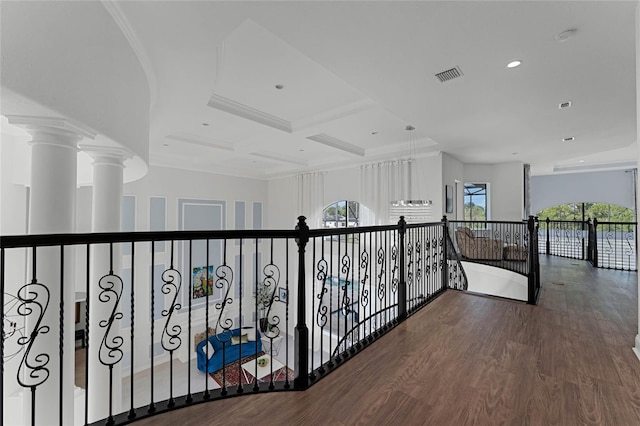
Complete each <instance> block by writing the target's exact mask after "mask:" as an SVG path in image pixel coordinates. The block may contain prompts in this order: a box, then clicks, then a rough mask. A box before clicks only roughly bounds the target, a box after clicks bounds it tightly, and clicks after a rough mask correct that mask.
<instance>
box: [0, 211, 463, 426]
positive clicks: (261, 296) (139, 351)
mask: <svg viewBox="0 0 640 426" xmlns="http://www.w3.org/2000/svg"><path fill="white" fill-rule="evenodd" d="M452 248H453V244H452V242H451V240H450V239H449V236H448V229H447V226H445V224H443V223H434V224H423V225H407V224H406V223H405V222H404V220H403V219H401V221H400V222H399V223H398V224H397V225H393V226H382V227H368V228H347V229H322V230H309V229H308V227H307V226H306V224H305V222H304V218H303V217H301V218H300V222H299V223H298V226H297V227H296V229H295V230H284V231H270V230H254V231H249V230H243V231H179V232H139V233H100V234H65V235H30V236H7V237H3V238H2V240H1V241H0V249H1V254H0V260H1V263H0V278H1V284H2V292H0V297H1V299H0V302H2V306H3V312H2V313H3V339H2V343H1V344H0V355H2V373H3V380H2V384H0V386H1V389H2V395H3V399H2V407H1V408H2V421H3V424H11V423H12V421H15V419H16V418H19V419H20V420H19V422H20V423H24V424H61V425H66V424H71V423H76V424H126V423H129V422H132V421H135V420H138V419H141V418H145V417H149V416H152V415H156V414H159V413H163V412H166V411H168V410H173V409H176V408H180V407H186V406H190V405H193V404H197V403H202V402H206V401H212V400H218V399H224V398H227V397H230V396H237V395H243V394H254V393H260V392H272V391H283V390H304V389H306V388H307V387H308V386H310V385H312V384H313V383H315V382H316V381H317V380H318V379H320V378H321V377H323V376H324V375H326V374H327V373H329V372H330V371H332V370H333V369H334V368H335V367H336V366H338V365H340V364H341V363H344V362H345V361H346V360H348V359H349V358H350V357H351V356H352V355H353V354H355V353H357V352H358V351H360V350H362V349H363V348H365V347H366V346H368V345H369V344H370V343H371V342H373V341H374V340H376V339H377V338H378V337H379V336H381V335H382V334H384V333H386V332H387V331H389V330H390V329H392V328H393V327H394V326H395V325H397V324H398V323H400V322H401V321H403V320H404V319H405V318H407V317H408V316H409V315H411V314H412V313H413V312H415V311H416V310H418V309H420V308H421V307H422V306H424V305H426V304H427V303H429V302H430V301H431V300H433V299H434V298H435V297H437V296H438V295H439V294H441V293H442V292H444V291H445V290H446V289H447V288H455V289H465V288H466V281H465V276H464V271H463V270H462V267H461V264H460V262H458V260H457V258H456V255H455V251H454V250H452ZM25 271H27V272H25ZM25 283H26V284H25ZM74 289H75V290H76V296H75V297H74V295H73V293H74V291H73V290H74ZM78 298H82V299H84V301H85V302H84V303H86V306H87V308H86V310H85V312H84V313H83V314H81V315H80V316H79V317H76V318H75V320H76V321H79V322H78V325H77V326H76V324H74V318H73V315H71V313H72V311H73V309H72V307H73V303H74V302H75V301H76V300H77V299H78ZM5 302H8V303H5ZM76 328H79V331H80V332H81V333H80V334H81V335H83V337H84V338H85V340H86V341H83V345H82V346H83V348H81V349H79V350H78V353H80V354H84V357H82V356H78V360H81V359H82V358H85V359H86V361H85V362H84V366H83V368H81V369H80V370H79V371H81V372H82V373H81V374H78V375H77V376H75V377H74V370H77V368H76V367H78V366H77V365H75V362H76V361H75V357H76V352H75V350H74V347H73V346H74V345H73V338H74V337H73V336H74V334H75V333H74V331H75V329H76ZM78 362H80V361H78ZM9 377H14V378H15V380H9ZM74 379H75V382H76V384H77V385H78V386H79V388H80V389H79V390H77V389H76V390H75V391H74V387H73V382H74ZM23 407H26V408H27V414H26V415H25V416H24V417H20V416H21V415H22V414H21V413H22V411H23ZM74 413H76V414H74ZM77 413H79V414H77ZM12 416H14V417H12ZM16 416H17V417H16Z"/></svg>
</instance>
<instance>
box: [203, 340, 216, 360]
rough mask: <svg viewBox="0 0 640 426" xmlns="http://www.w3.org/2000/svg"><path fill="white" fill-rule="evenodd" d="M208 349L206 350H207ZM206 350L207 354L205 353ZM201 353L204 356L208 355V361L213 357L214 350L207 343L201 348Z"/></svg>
mask: <svg viewBox="0 0 640 426" xmlns="http://www.w3.org/2000/svg"><path fill="white" fill-rule="evenodd" d="M207 348H208V349H207ZM207 350H208V351H209V352H207ZM202 351H203V352H204V354H205V356H206V355H207V354H209V359H211V357H212V356H213V354H214V353H216V350H215V349H214V348H213V345H212V344H211V342H207V344H206V345H205V346H203V347H202Z"/></svg>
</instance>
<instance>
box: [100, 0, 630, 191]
mask: <svg viewBox="0 0 640 426" xmlns="http://www.w3.org/2000/svg"><path fill="white" fill-rule="evenodd" d="M103 4H104V5H105V7H106V9H107V10H108V11H109V13H111V15H112V16H113V17H114V19H116V21H117V22H118V23H119V25H120V26H121V28H124V29H125V30H126V34H127V37H128V39H129V41H130V43H131V44H132V45H133V46H134V48H135V50H136V52H137V54H138V57H139V58H140V61H141V63H142V66H143V68H144V69H145V71H146V74H147V77H148V80H149V82H150V89H151V95H152V96H151V98H152V105H151V129H150V138H151V139H150V156H149V158H150V162H151V164H155V165H163V166H169V167H179V168H186V169H192V170H204V171H210V172H218V173H226V174H234V175H242V176H250V177H256V178H272V177H278V176H284V175H290V174H294V173H299V172H303V171H310V170H320V169H328V168H333V167H342V166H348V165H353V164H358V163H367V162H373V161H381V160H384V159H391V158H399V157H406V156H408V155H429V154H431V153H437V152H440V151H444V152H448V153H450V154H451V155H453V156H454V157H456V158H458V159H459V160H461V161H463V162H466V163H498V162H505V161H521V162H525V163H531V164H532V170H533V173H534V174H546V173H553V172H554V170H555V171H556V172H566V171H580V170H587V169H604V168H612V167H613V168H628V167H630V166H631V167H633V166H635V160H636V159H637V156H638V154H637V143H636V87H635V85H636V69H635V66H636V65H635V64H636V62H635V27H634V25H635V18H634V17H635V7H636V2H633V1H623V2H616V1H601V2H598V1H593V2H582V1H577V2H571V1H531V2H527V1H514V2H506V1H498V2H488V1H472V2H462V1H455V2H453V1H446V2H445V1H442V2H439V1H402V2H400V1H372V2H369V1H335V2H330V1H326V2H325V1H292V2H280V1H275V2H271V1H257V2H244V1H232V2H218V1H119V2H116V1H105V2H103ZM569 29H575V32H574V33H573V34H572V36H571V37H569V38H568V39H566V40H564V41H562V40H557V38H558V35H559V34H560V33H561V32H563V31H566V30H569ZM516 59H517V60H520V61H522V64H521V65H520V66H519V67H516V68H507V66H506V65H507V63H509V62H511V61H512V60H516ZM455 67H457V68H458V69H459V70H460V71H461V72H462V75H461V76H460V77H458V78H455V79H452V80H449V81H445V82H441V81H440V80H439V79H438V78H436V76H435V75H436V74H437V73H439V72H442V71H445V70H448V69H452V68H455ZM564 101H571V102H572V105H571V107H570V108H565V109H560V108H559V107H558V106H559V104H560V103H561V102H564ZM407 125H413V126H415V129H416V130H415V131H414V132H413V133H412V134H411V135H410V134H409V132H408V131H406V130H405V127H406V126H407ZM566 137H574V138H575V140H574V141H573V142H563V141H562V140H563V138H566Z"/></svg>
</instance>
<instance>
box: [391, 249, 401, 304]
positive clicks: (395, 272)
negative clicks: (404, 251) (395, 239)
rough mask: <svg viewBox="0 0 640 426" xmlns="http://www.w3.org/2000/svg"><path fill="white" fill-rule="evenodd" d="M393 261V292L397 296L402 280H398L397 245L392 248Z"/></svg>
mask: <svg viewBox="0 0 640 426" xmlns="http://www.w3.org/2000/svg"><path fill="white" fill-rule="evenodd" d="M391 260H392V261H393V268H392V269H391V291H392V292H393V294H396V292H397V291H398V284H400V279H399V278H398V269H399V268H398V247H397V246H396V245H395V244H394V245H393V246H391Z"/></svg>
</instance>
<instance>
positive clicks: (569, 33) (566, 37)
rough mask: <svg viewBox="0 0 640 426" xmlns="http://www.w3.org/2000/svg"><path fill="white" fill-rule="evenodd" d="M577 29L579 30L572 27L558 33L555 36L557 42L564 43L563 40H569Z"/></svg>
mask: <svg viewBox="0 0 640 426" xmlns="http://www.w3.org/2000/svg"><path fill="white" fill-rule="evenodd" d="M577 31H578V30H576V29H575V28H570V29H568V30H566V31H562V32H561V33H558V34H556V35H555V36H554V38H555V39H556V41H557V42H560V43H562V42H563V41H567V40H569V39H570V38H571V37H573V36H574V35H575V34H576V32H577Z"/></svg>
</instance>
